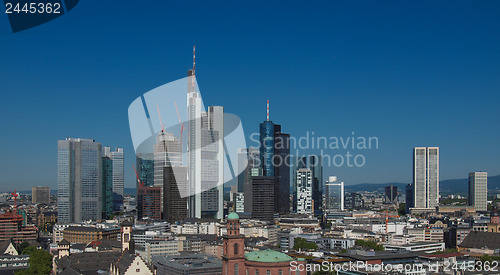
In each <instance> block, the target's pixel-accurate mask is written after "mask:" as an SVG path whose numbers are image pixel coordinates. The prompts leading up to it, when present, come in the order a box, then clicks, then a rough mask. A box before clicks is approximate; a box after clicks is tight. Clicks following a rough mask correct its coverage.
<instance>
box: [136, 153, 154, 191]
mask: <svg viewBox="0 0 500 275" xmlns="http://www.w3.org/2000/svg"><path fill="white" fill-rule="evenodd" d="M136 167H137V168H136V169H137V176H138V177H139V180H140V182H142V183H143V185H144V186H153V185H154V153H153V154H151V153H139V154H137V156H136ZM136 187H139V183H138V182H137V186H136Z"/></svg>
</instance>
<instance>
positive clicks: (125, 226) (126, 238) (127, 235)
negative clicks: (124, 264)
mask: <svg viewBox="0 0 500 275" xmlns="http://www.w3.org/2000/svg"><path fill="white" fill-rule="evenodd" d="M133 225H134V224H133V223H132V222H130V221H128V220H126V221H124V222H122V223H121V225H120V226H121V232H120V234H121V235H120V238H121V241H122V252H124V251H125V250H128V251H129V252H130V253H132V254H134V253H135V251H134V243H133V241H132V226H133Z"/></svg>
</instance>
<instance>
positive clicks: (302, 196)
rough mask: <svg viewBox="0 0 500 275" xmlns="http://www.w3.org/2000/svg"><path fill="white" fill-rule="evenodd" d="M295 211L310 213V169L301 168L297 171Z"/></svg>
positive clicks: (311, 179) (311, 210) (311, 207)
mask: <svg viewBox="0 0 500 275" xmlns="http://www.w3.org/2000/svg"><path fill="white" fill-rule="evenodd" d="M296 178H297V184H296V186H297V191H296V193H297V213H298V214H312V213H313V204H312V181H313V175H312V171H311V169H306V168H301V169H299V170H298V171H297V176H296Z"/></svg>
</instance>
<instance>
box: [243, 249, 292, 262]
mask: <svg viewBox="0 0 500 275" xmlns="http://www.w3.org/2000/svg"><path fill="white" fill-rule="evenodd" d="M245 259H246V260H248V261H251V262H261V263H281V262H289V261H292V260H293V258H292V257H290V256H288V255H286V254H285V253H281V252H278V251H275V250H271V249H267V250H257V251H252V252H248V253H246V254H245Z"/></svg>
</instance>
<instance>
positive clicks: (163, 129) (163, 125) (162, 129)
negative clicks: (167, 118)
mask: <svg viewBox="0 0 500 275" xmlns="http://www.w3.org/2000/svg"><path fill="white" fill-rule="evenodd" d="M156 108H157V109H158V117H159V118H160V126H161V132H162V133H163V132H165V124H163V123H161V113H160V107H159V106H158V104H156Z"/></svg>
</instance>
